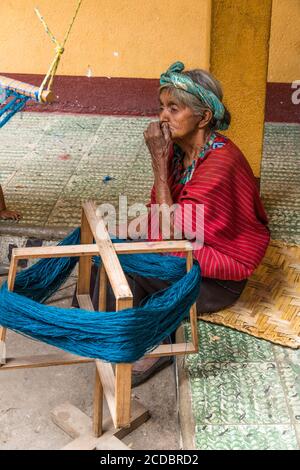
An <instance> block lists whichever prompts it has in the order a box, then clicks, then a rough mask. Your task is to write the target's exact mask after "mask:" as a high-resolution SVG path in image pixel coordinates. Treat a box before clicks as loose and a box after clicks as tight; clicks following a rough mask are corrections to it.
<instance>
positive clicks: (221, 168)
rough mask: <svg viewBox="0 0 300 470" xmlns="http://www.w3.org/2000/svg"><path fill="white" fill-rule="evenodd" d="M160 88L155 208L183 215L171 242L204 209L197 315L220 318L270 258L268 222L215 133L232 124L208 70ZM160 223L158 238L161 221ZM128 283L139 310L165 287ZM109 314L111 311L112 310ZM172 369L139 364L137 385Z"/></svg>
mask: <svg viewBox="0 0 300 470" xmlns="http://www.w3.org/2000/svg"><path fill="white" fill-rule="evenodd" d="M160 85H161V86H160V91H159V95H160V114H159V122H152V123H151V124H150V125H149V126H148V128H147V130H146V131H145V132H144V137H145V141H146V144H147V146H148V149H149V151H150V155H151V159H152V167H153V175H154V185H153V189H152V193H151V204H160V205H161V204H164V205H165V207H168V206H169V207H171V206H173V204H177V212H178V208H179V209H180V211H181V219H180V221H178V220H177V219H178V217H177V216H176V210H175V212H174V213H173V216H172V217H171V238H172V236H174V233H175V231H176V224H177V228H178V224H181V223H182V220H184V219H185V225H186V227H184V230H185V233H187V232H188V233H194V232H195V227H196V224H197V210H196V209H197V206H198V205H203V206H204V244H203V246H200V247H196V248H195V250H194V258H195V259H197V260H198V261H199V263H200V266H201V271H202V276H203V279H202V284H201V291H200V295H199V298H198V300H197V312H198V314H201V313H210V312H216V311H218V310H221V309H224V308H226V307H228V306H229V305H232V304H233V303H234V302H235V301H236V300H237V299H238V298H239V296H240V295H241V293H242V291H243V289H244V287H245V284H246V282H247V278H248V277H249V276H250V275H251V274H252V273H253V271H254V270H255V268H256V267H257V266H258V264H259V263H260V261H261V259H262V257H263V256H264V253H265V251H266V248H267V246H268V243H269V230H268V228H267V217H266V213H265V211H264V208H263V205H262V203H261V200H260V197H259V193H258V190H257V186H256V181H255V178H254V175H253V173H252V170H251V168H250V166H249V164H248V162H247V160H246V158H245V157H244V155H243V154H242V152H241V151H240V150H239V148H238V147H237V146H236V145H235V144H234V143H233V142H232V141H231V140H230V139H228V138H227V137H225V136H223V135H222V134H220V133H218V132H217V131H218V130H225V129H227V128H228V126H229V124H230V114H229V112H228V111H227V110H226V108H225V106H224V105H223V103H222V98H223V93H222V89H221V86H220V84H219V82H218V81H217V80H216V79H215V78H214V77H213V76H212V75H211V74H209V73H208V72H206V71H203V70H191V71H185V72H184V65H183V64H182V63H181V62H177V63H175V64H173V65H172V66H171V67H170V68H169V69H168V70H167V72H166V73H164V74H162V75H161V79H160ZM203 206H202V207H203ZM188 207H189V214H188V217H186V218H185V217H184V213H185V211H186V210H187V208H188ZM162 214H163V212H162ZM162 218H163V217H162ZM162 218H161V219H162ZM158 223H159V225H160V226H159V237H158V238H160V237H161V232H162V220H160V219H159V222H158ZM202 228H203V226H202ZM177 255H179V256H180V255H181V254H177ZM128 280H129V283H130V285H131V287H132V290H133V294H134V303H135V305H137V304H139V302H140V301H141V300H142V299H143V298H144V297H146V296H147V295H149V294H152V293H154V292H156V291H158V290H161V289H164V288H166V287H167V284H166V282H165V281H161V280H153V279H145V278H141V277H139V276H135V277H134V278H133V277H129V276H128ZM97 284H98V283H96V285H97ZM97 296H98V293H96V296H95V298H96V297H97ZM110 298H111V299H112V295H111V296H110ZM109 302H110V301H109ZM109 308H113V305H112V304H110V303H109ZM168 364H170V358H166V357H162V358H160V359H153V358H148V359H142V360H140V361H138V362H137V363H135V364H134V366H133V385H139V384H140V383H142V382H143V381H145V380H146V379H147V378H149V377H150V376H151V375H153V374H154V373H155V372H157V371H158V370H159V369H161V368H163V367H165V366H166V365H168Z"/></svg>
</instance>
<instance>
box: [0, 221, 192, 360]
mask: <svg viewBox="0 0 300 470" xmlns="http://www.w3.org/2000/svg"><path fill="white" fill-rule="evenodd" d="M79 241H80V230H79V229H76V230H75V231H74V232H72V233H71V234H70V235H68V237H66V238H65V239H64V240H63V241H62V242H60V243H59V245H72V244H78V243H79ZM116 241H119V240H116ZM119 259H120V262H121V265H122V268H123V270H124V271H125V272H126V273H133V274H138V275H140V276H144V277H156V278H160V279H165V280H168V281H170V282H171V283H172V285H171V286H170V287H169V288H167V289H165V290H163V291H160V292H157V293H156V294H154V295H152V296H151V297H149V298H147V299H146V300H145V302H144V303H143V304H142V305H140V306H139V307H134V308H128V309H125V310H121V311H119V312H94V311H88V310H82V309H63V308H58V307H52V306H50V307H49V306H46V305H42V304H41V303H38V302H44V301H45V300H46V299H48V298H49V297H50V296H51V295H52V294H53V293H54V292H55V291H56V290H57V289H59V287H60V286H61V285H62V284H63V282H64V281H65V280H66V278H67V277H68V275H69V274H70V273H71V271H72V270H73V268H74V267H75V265H76V263H77V261H78V259H77V258H50V259H42V260H40V261H38V262H37V263H36V264H34V265H33V266H31V267H30V268H28V269H26V270H24V271H22V272H20V273H19V274H18V275H17V277H16V282H15V291H14V292H9V291H8V290H7V284H6V283H5V284H4V285H3V287H2V288H1V291H0V324H1V325H2V326H4V327H7V328H10V329H11V330H15V331H17V332H20V333H22V334H25V335H27V336H30V337H32V338H35V339H38V340H40V341H43V342H45V343H48V344H51V345H53V346H56V347H59V348H61V349H63V350H65V351H68V352H71V353H73V354H78V355H81V356H86V357H92V358H98V359H103V360H106V361H109V362H113V363H122V362H134V361H136V360H138V359H139V358H140V357H142V356H144V354H146V353H147V352H149V351H151V350H153V349H154V348H155V347H156V346H158V345H159V344H160V343H161V342H162V341H163V339H164V338H165V337H166V336H168V335H169V334H171V333H172V332H173V331H174V330H175V329H176V328H177V327H178V326H179V325H180V323H181V322H182V320H183V319H184V318H185V317H187V316H188V314H189V311H190V307H191V306H192V305H193V303H194V302H195V300H196V298H197V296H198V295H199V290H200V281H201V272H200V267H199V264H198V263H197V262H196V261H195V263H194V265H193V267H192V269H191V270H190V271H189V272H188V273H187V272H186V260H185V259H184V258H179V257H176V256H163V255H159V254H147V255H145V254H136V255H133V254H128V255H120V256H119ZM95 262H96V264H99V262H100V260H99V257H96V258H95Z"/></svg>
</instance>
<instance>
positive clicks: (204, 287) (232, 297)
mask: <svg viewBox="0 0 300 470" xmlns="http://www.w3.org/2000/svg"><path fill="white" fill-rule="evenodd" d="M99 276H100V269H97V268H96V267H95V266H94V265H93V268H92V275H91V285H90V294H91V298H92V302H93V306H94V309H95V310H98V299H99ZM126 278H127V280H128V283H129V286H130V288H131V291H132V294H133V305H134V306H138V305H139V304H140V302H141V301H142V300H143V299H144V298H145V297H147V296H149V295H151V294H154V293H155V292H157V291H159V290H162V289H166V288H167V287H168V286H169V285H170V284H169V283H168V282H167V281H162V280H161V279H152V278H146V277H141V276H133V275H129V274H126ZM246 283H247V279H243V280H242V281H230V280H229V281H227V280H226V281H224V280H219V279H212V278H208V277H203V278H202V281H201V289H200V294H199V297H198V299H197V302H196V304H197V313H198V315H201V314H204V313H213V312H217V311H219V310H223V309H224V308H227V307H229V306H230V305H233V304H234V303H235V302H236V301H237V300H238V298H239V297H240V295H241V293H242V292H243V290H244V288H245V286H246ZM72 305H73V306H76V307H78V303H77V300H76V296H74V299H73V304H72ZM106 310H107V311H115V310H116V303H115V298H114V294H113V291H112V289H111V287H110V285H109V283H108V288H107V297H106Z"/></svg>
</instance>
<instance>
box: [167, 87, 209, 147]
mask: <svg viewBox="0 0 300 470" xmlns="http://www.w3.org/2000/svg"><path fill="white" fill-rule="evenodd" d="M159 121H160V122H161V123H162V122H166V123H167V124H168V126H169V128H170V132H171V137H172V140H182V139H186V138H189V137H190V136H193V135H194V134H196V133H197V132H198V130H199V127H198V124H199V122H200V121H201V117H200V116H196V115H195V114H194V112H193V110H192V109H191V108H189V107H188V106H185V105H183V104H182V103H180V102H179V101H178V100H177V99H176V98H175V97H174V96H172V93H170V91H169V90H162V91H161V93H160V113H159Z"/></svg>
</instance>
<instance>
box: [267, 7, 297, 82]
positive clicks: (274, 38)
mask: <svg viewBox="0 0 300 470" xmlns="http://www.w3.org/2000/svg"><path fill="white" fill-rule="evenodd" d="M294 80H300V0H273V13H272V22H271V38H270V59H269V73H268V81H269V82H286V83H290V82H292V81H294Z"/></svg>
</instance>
